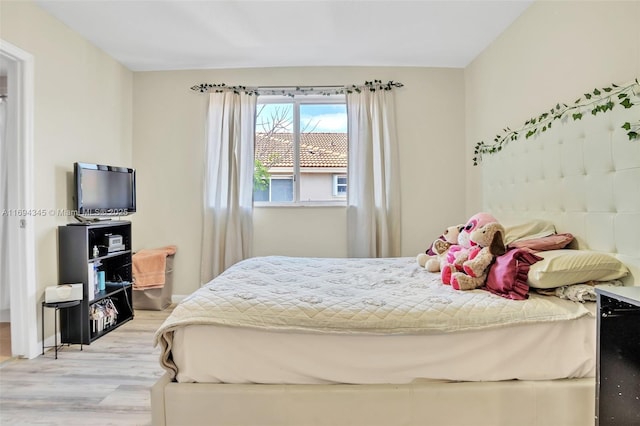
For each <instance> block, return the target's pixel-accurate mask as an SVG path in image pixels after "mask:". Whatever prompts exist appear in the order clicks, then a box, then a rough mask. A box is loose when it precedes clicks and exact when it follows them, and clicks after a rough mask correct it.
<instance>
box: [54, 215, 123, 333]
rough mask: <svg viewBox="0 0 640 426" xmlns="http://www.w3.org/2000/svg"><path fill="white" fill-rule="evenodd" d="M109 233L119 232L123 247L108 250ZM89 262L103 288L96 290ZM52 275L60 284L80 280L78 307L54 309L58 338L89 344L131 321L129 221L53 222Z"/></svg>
mask: <svg viewBox="0 0 640 426" xmlns="http://www.w3.org/2000/svg"><path fill="white" fill-rule="evenodd" d="M78 225H80V226H78ZM109 235H118V236H121V237H122V244H123V246H124V249H123V250H118V251H111V252H109V249H108V244H107V243H106V242H105V241H106V239H107V237H108V236H109ZM94 247H97V248H98V256H94V254H93V248H94ZM94 266H97V267H98V269H99V270H100V271H104V273H105V289H104V290H101V291H98V292H96V291H95V290H94V284H93V282H94V280H93V268H94ZM58 274H59V280H60V283H82V289H83V292H82V294H83V297H82V300H81V301H80V304H79V305H78V306H74V307H70V308H67V309H64V310H61V311H60V316H61V318H60V323H61V325H62V327H61V330H60V335H61V341H62V343H69V344H84V345H89V344H90V343H91V342H93V341H95V340H96V339H98V338H100V337H102V336H104V335H105V334H107V333H109V332H111V331H113V330H115V329H116V328H118V327H120V326H121V325H122V324H124V323H126V322H128V321H130V320H132V319H133V314H134V312H133V292H132V290H133V287H132V284H131V282H132V281H133V274H132V250H131V222H126V221H100V222H86V221H85V222H81V223H70V224H68V225H66V226H60V227H58ZM116 312H117V313H116ZM105 316H106V319H105Z"/></svg>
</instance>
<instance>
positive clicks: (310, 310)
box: [156, 256, 590, 372]
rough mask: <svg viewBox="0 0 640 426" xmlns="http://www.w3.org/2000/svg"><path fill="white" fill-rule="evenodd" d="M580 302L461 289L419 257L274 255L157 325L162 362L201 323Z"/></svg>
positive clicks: (530, 310)
mask: <svg viewBox="0 0 640 426" xmlns="http://www.w3.org/2000/svg"><path fill="white" fill-rule="evenodd" d="M589 314H590V313H589V311H588V310H587V309H586V308H585V307H584V306H582V305H581V304H579V303H575V302H570V301H566V300H561V299H559V298H557V297H548V296H540V295H536V294H531V295H530V298H529V299H528V300H524V301H514V300H509V299H505V298H502V297H499V296H496V295H493V294H491V293H489V292H487V291H484V290H473V291H467V292H464V291H457V290H454V289H452V288H451V287H450V286H446V285H442V283H441V282H440V278H439V275H438V274H432V273H429V272H427V271H425V270H424V269H422V268H420V267H418V265H417V264H416V262H415V259H414V258H387V259H326V258H296V257H281V256H269V257H261V258H252V259H247V260H245V261H242V262H239V263H238V264H236V265H234V266H233V267H231V268H229V269H228V270H227V271H225V272H224V273H223V274H221V275H220V276H218V277H217V278H216V279H214V280H213V281H212V282H210V283H209V284H207V285H206V286H204V287H202V288H200V289H198V290H197V291H195V292H194V293H193V294H191V295H190V296H189V297H187V298H186V299H184V300H183V301H182V302H181V303H180V304H179V305H178V306H177V307H176V308H175V309H174V311H173V313H172V314H171V315H170V316H169V317H168V318H167V320H166V321H165V322H164V324H163V325H162V326H161V327H160V328H159V329H158V331H157V332H156V344H158V343H159V344H160V345H161V347H162V355H161V363H162V364H163V366H164V367H165V368H167V369H168V370H170V371H174V372H175V366H174V365H173V362H172V360H171V357H170V350H171V346H172V338H173V331H174V330H176V329H177V328H179V327H183V326H186V325H194V324H215V325H226V326H237V327H249V328H259V329H264V330H270V331H278V330H295V331H304V332H312V333H343V334H344V333H365V334H416V333H418V334H420V333H442V332H456V331H469V330H479V329H487V328H494V327H503V326H506V325H514V324H530V323H535V322H551V321H562V320H570V319H574V318H579V317H581V316H583V315H589Z"/></svg>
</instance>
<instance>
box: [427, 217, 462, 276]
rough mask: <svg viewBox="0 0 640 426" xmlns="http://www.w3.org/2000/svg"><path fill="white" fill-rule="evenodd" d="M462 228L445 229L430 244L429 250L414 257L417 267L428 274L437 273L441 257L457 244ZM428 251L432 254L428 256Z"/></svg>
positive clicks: (457, 226)
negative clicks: (420, 267) (423, 269)
mask: <svg viewBox="0 0 640 426" xmlns="http://www.w3.org/2000/svg"><path fill="white" fill-rule="evenodd" d="M462 228H464V225H456V226H450V227H448V228H447V229H445V231H444V233H443V234H442V235H441V236H440V237H438V239H436V240H435V241H434V242H433V244H431V249H430V250H427V252H426V253H420V254H419V255H418V256H417V257H416V261H417V262H418V265H420V266H422V267H423V268H425V269H426V270H427V271H429V272H439V271H440V263H441V261H442V257H443V256H445V255H446V254H447V250H449V247H451V246H452V245H454V244H457V243H458V235H460V231H462ZM429 251H432V252H433V253H434V254H433V255H429V254H428V253H429Z"/></svg>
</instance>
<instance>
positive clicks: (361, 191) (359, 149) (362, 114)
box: [347, 88, 401, 257]
mask: <svg viewBox="0 0 640 426" xmlns="http://www.w3.org/2000/svg"><path fill="white" fill-rule="evenodd" d="M347 113H348V120H349V126H348V127H349V130H348V131H349V171H348V174H349V180H348V182H349V183H348V185H349V189H348V191H347V204H348V222H347V234H348V251H347V252H348V255H349V257H397V256H399V255H400V231H401V228H400V182H399V173H398V147H397V140H396V139H397V137H396V126H395V108H394V100H393V91H392V90H384V89H380V88H377V89H376V90H375V91H371V90H369V88H364V89H363V90H361V91H359V92H357V91H353V92H351V93H348V94H347Z"/></svg>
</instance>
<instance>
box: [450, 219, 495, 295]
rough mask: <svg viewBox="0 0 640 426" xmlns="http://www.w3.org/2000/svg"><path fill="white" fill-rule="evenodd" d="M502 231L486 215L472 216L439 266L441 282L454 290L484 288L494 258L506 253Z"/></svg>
mask: <svg viewBox="0 0 640 426" xmlns="http://www.w3.org/2000/svg"><path fill="white" fill-rule="evenodd" d="M505 251H506V249H505V246H504V228H503V227H502V225H500V224H499V223H498V221H497V220H496V219H495V218H494V217H493V216H491V215H490V214H488V213H478V214H476V215H474V216H472V217H471V218H470V219H469V221H468V222H467V224H466V225H465V227H464V229H463V230H462V232H460V235H459V236H458V245H455V246H452V247H451V248H449V252H448V254H447V256H446V258H445V259H443V262H442V264H441V265H440V269H441V273H440V276H441V278H442V282H443V283H444V284H451V286H452V287H453V288H455V289H456V290H473V289H474V288H478V287H481V286H483V285H484V283H485V281H486V279H487V273H488V272H489V267H490V266H491V263H492V262H493V260H494V258H495V256H501V255H503V254H504V253H505Z"/></svg>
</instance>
